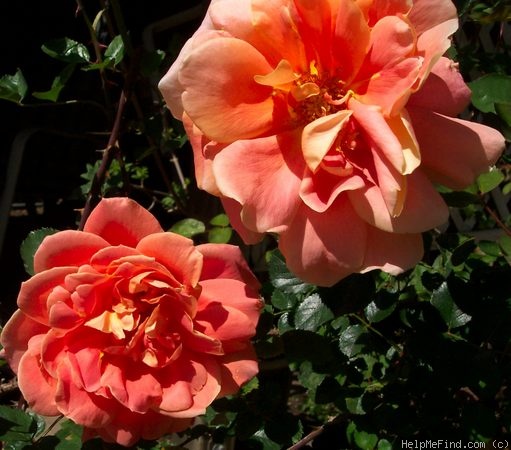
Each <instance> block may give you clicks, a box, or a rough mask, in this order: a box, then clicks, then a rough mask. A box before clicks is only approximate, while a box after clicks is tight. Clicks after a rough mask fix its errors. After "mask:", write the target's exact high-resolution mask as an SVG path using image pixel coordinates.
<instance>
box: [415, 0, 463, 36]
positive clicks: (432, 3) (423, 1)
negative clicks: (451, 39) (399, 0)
mask: <svg viewBox="0 0 511 450" xmlns="http://www.w3.org/2000/svg"><path fill="white" fill-rule="evenodd" d="M457 17H458V15H457V11H456V7H455V6H454V4H453V3H452V2H451V1H445V0H414V1H413V7H412V9H411V10H410V13H409V14H408V19H409V20H410V22H412V24H413V26H414V27H415V30H416V32H417V33H418V34H422V33H424V32H425V31H426V30H429V29H431V28H433V27H435V26H436V25H438V24H441V23H443V22H446V21H448V20H450V19H456V18H457Z"/></svg>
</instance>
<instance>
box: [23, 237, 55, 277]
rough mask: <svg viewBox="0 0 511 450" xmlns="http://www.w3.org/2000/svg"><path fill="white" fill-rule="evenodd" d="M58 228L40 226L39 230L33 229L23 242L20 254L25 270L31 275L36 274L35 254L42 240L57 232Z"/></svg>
mask: <svg viewBox="0 0 511 450" xmlns="http://www.w3.org/2000/svg"><path fill="white" fill-rule="evenodd" d="M57 232H58V230H55V229H54V228H40V229H39V230H35V231H31V232H30V233H28V236H27V237H26V238H25V240H24V241H23V242H22V243H21V246H20V254H21V259H22V260H23V264H24V266H25V270H26V271H27V273H28V274H29V275H34V254H35V252H36V250H37V249H38V248H39V246H40V245H41V242H42V241H43V239H44V238H45V237H46V236H50V235H52V234H55V233H57Z"/></svg>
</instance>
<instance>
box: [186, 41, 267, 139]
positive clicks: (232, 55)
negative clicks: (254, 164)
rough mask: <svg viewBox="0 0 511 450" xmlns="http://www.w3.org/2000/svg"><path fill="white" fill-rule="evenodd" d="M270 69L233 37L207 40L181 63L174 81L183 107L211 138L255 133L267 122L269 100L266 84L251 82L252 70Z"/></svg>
mask: <svg viewBox="0 0 511 450" xmlns="http://www.w3.org/2000/svg"><path fill="white" fill-rule="evenodd" d="M211 55H215V56H214V58H212V57H211ZM204 67H207V68H208V70H207V71H206V70H204ZM272 70H273V69H272V67H271V66H269V64H268V62H267V61H266V60H265V59H264V57H263V56H262V55H261V54H260V53H259V52H258V51H257V50H256V49H255V48H254V47H252V46H251V45H250V44H248V43H246V42H244V41H242V40H239V39H234V38H217V39H211V40H209V41H208V42H205V43H204V44H202V45H201V46H199V47H198V48H197V49H195V50H194V51H193V52H192V53H191V54H190V55H188V57H187V58H186V59H185V61H184V62H183V66H182V68H181V71H180V76H179V81H180V83H181V84H182V85H183V86H184V89H185V90H184V92H183V94H182V101H183V106H184V109H185V111H186V113H187V114H188V116H190V118H191V120H192V121H193V123H194V124H195V125H197V127H199V128H200V130H201V131H202V132H203V133H204V134H205V135H206V136H207V137H208V138H209V139H212V140H214V141H217V142H223V143H225V142H233V141H235V140H237V139H247V138H252V137H256V136H258V135H260V134H262V133H264V132H267V131H269V130H270V129H271V128H272V126H273V100H272V98H271V92H272V89H271V88H269V87H267V86H262V85H260V84H258V83H256V82H255V81H254V75H265V74H267V73H269V72H271V71H272Z"/></svg>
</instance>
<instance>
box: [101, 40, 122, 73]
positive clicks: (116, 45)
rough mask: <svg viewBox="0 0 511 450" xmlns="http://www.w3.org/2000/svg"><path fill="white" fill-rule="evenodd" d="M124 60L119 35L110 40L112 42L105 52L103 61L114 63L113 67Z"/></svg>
mask: <svg viewBox="0 0 511 450" xmlns="http://www.w3.org/2000/svg"><path fill="white" fill-rule="evenodd" d="M123 58H124V42H123V40H122V36H121V35H120V34H119V35H117V36H115V37H114V38H113V39H112V42H110V44H109V45H108V48H107V49H106V50H105V59H109V60H111V61H113V62H114V66H116V65H117V64H119V63H120V62H121V61H122V59H123Z"/></svg>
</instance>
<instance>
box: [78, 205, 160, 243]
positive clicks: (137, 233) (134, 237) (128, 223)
mask: <svg viewBox="0 0 511 450" xmlns="http://www.w3.org/2000/svg"><path fill="white" fill-rule="evenodd" d="M83 231H85V232H88V233H93V234H97V235H99V236H101V237H102V238H103V239H105V240H106V241H108V242H109V243H110V244H111V245H126V246H128V247H135V246H136V245H137V243H138V241H140V239H142V238H143V237H144V236H148V235H150V234H152V233H161V232H162V231H163V230H162V228H161V226H160V224H159V223H158V221H157V220H156V218H155V217H154V216H153V215H152V214H151V213H150V212H149V211H148V210H147V209H145V208H143V207H142V206H140V205H139V204H138V203H137V202H135V201H134V200H131V199H129V198H125V197H114V198H104V199H103V200H101V202H99V204H98V206H96V208H94V210H93V211H92V213H91V214H90V216H89V218H88V219H87V222H86V223H85V226H84V228H83Z"/></svg>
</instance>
